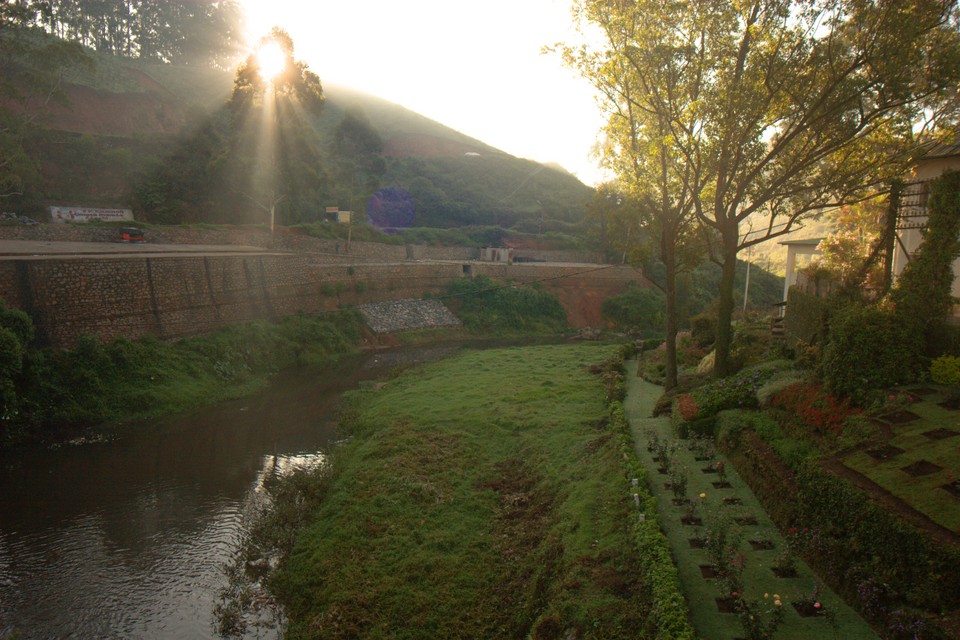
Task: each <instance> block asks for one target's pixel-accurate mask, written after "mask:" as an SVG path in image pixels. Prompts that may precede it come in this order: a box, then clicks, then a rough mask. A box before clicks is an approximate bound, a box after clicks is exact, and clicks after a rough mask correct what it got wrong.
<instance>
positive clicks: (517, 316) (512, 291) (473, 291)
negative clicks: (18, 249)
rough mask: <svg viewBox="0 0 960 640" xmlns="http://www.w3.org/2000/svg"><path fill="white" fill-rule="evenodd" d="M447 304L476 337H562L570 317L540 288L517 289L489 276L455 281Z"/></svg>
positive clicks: (449, 288)
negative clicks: (537, 335) (538, 334)
mask: <svg viewBox="0 0 960 640" xmlns="http://www.w3.org/2000/svg"><path fill="white" fill-rule="evenodd" d="M443 301H444V303H445V304H447V305H448V306H449V307H450V308H451V309H452V310H453V312H454V313H455V314H457V317H458V318H460V320H461V321H462V322H463V326H464V327H466V328H467V330H469V331H471V332H473V333H484V334H488V335H499V336H510V335H517V334H523V333H531V332H535V333H536V332H539V333H561V332H562V331H563V330H564V329H566V328H567V314H566V312H565V311H564V310H563V306H562V305H561V304H560V301H559V300H557V299H556V297H554V296H552V295H551V294H549V293H548V292H547V291H545V290H544V289H542V288H539V287H538V286H536V285H531V286H514V285H511V284H509V283H503V282H496V281H494V280H491V279H490V278H488V277H486V276H477V277H476V278H464V279H462V280H455V281H454V282H451V283H450V284H449V285H447V287H446V289H445V290H444V293H443Z"/></svg>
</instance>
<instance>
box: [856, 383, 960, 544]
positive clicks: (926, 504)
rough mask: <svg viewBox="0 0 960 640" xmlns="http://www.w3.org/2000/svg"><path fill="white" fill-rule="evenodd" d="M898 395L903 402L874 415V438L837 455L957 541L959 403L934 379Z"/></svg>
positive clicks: (959, 525)
mask: <svg viewBox="0 0 960 640" xmlns="http://www.w3.org/2000/svg"><path fill="white" fill-rule="evenodd" d="M903 395H904V396H905V397H906V398H907V402H908V403H909V404H908V405H907V406H905V407H904V408H902V409H900V410H898V411H896V412H894V413H890V414H887V415H884V416H880V417H879V418H877V419H876V422H877V423H878V425H879V427H880V430H879V431H880V432H879V436H878V437H877V438H875V439H874V440H871V441H869V442H866V443H864V444H863V445H862V446H860V447H857V448H856V449H854V450H852V451H848V452H845V453H843V454H841V455H839V456H838V459H839V460H840V461H841V462H842V463H843V465H844V466H845V467H847V468H848V469H851V470H853V471H855V472H857V473H858V474H860V475H862V476H863V477H864V478H866V479H867V480H869V481H870V482H871V483H873V484H875V485H876V486H877V487H878V488H879V489H880V490H882V491H885V492H889V494H890V495H892V496H895V497H896V498H897V499H899V500H902V501H903V503H904V504H905V505H907V506H908V507H910V508H912V509H915V510H916V511H918V512H919V513H921V514H923V515H924V516H925V517H926V518H929V519H930V520H931V521H932V522H933V523H935V524H936V525H939V526H940V527H942V528H943V529H944V531H945V533H946V534H953V535H954V536H957V539H956V541H957V542H960V535H958V534H960V424H958V423H960V404H958V403H957V402H956V401H955V400H953V399H952V396H951V394H950V393H949V390H948V389H947V388H945V387H938V386H935V385H930V386H925V387H913V388H909V389H907V390H906V391H905V392H904V394H903ZM860 484H861V485H863V486H864V487H865V488H867V489H868V490H869V489H870V487H869V485H866V484H865V483H862V482H861V483H860Z"/></svg>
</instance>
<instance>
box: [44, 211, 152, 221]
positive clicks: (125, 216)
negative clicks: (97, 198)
mask: <svg viewBox="0 0 960 640" xmlns="http://www.w3.org/2000/svg"><path fill="white" fill-rule="evenodd" d="M90 220H133V210H132V209H97V208H92V207H50V222H61V223H62V222H89V221H90Z"/></svg>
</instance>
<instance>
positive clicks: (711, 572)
mask: <svg viewBox="0 0 960 640" xmlns="http://www.w3.org/2000/svg"><path fill="white" fill-rule="evenodd" d="M700 575H701V576H703V578H704V580H710V579H712V578H716V577H717V568H716V567H715V566H713V565H712V564H702V565H700Z"/></svg>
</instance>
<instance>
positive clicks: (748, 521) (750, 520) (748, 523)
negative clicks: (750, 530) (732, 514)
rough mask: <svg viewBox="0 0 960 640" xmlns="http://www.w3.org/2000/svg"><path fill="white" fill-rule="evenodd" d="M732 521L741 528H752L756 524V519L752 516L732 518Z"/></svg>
mask: <svg viewBox="0 0 960 640" xmlns="http://www.w3.org/2000/svg"><path fill="white" fill-rule="evenodd" d="M733 521H734V522H736V523H737V524H738V525H740V526H741V527H753V526H756V524H757V519H756V518H754V517H753V516H743V517H740V518H734V519H733Z"/></svg>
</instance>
